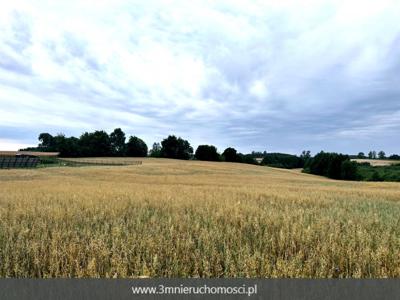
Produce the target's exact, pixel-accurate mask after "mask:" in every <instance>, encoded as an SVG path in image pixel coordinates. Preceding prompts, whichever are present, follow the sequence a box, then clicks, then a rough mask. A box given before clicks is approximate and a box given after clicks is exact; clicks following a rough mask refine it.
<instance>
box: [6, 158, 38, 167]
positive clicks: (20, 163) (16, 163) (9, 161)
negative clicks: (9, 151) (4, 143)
mask: <svg viewBox="0 0 400 300" xmlns="http://www.w3.org/2000/svg"><path fill="white" fill-rule="evenodd" d="M38 163H39V158H38V157H19V156H15V157H7V156H5V157H1V156H0V169H12V168H35V167H36V166H37V164H38Z"/></svg>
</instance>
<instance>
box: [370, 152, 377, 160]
mask: <svg viewBox="0 0 400 300" xmlns="http://www.w3.org/2000/svg"><path fill="white" fill-rule="evenodd" d="M368 158H369V159H376V151H369V153H368Z"/></svg>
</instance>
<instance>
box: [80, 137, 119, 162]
mask: <svg viewBox="0 0 400 300" xmlns="http://www.w3.org/2000/svg"><path fill="white" fill-rule="evenodd" d="M79 145H80V148H81V155H82V156H87V157H92V156H99V157H101V156H102V157H106V156H111V155H112V147H111V141H110V137H109V136H108V134H107V132H105V131H95V132H91V133H88V132H85V133H84V134H82V135H81V137H80V138H79Z"/></svg>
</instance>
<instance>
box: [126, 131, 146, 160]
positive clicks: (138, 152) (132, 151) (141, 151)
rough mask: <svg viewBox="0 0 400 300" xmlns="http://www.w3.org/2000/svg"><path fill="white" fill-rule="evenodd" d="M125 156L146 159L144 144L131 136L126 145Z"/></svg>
mask: <svg viewBox="0 0 400 300" xmlns="http://www.w3.org/2000/svg"><path fill="white" fill-rule="evenodd" d="M126 155H127V156H133V157H146V156H147V145H146V143H145V142H144V141H143V140H142V139H140V138H138V137H136V136H131V137H130V138H129V141H128V143H127V144H126Z"/></svg>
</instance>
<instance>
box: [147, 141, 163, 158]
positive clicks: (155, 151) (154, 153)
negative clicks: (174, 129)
mask: <svg viewBox="0 0 400 300" xmlns="http://www.w3.org/2000/svg"><path fill="white" fill-rule="evenodd" d="M150 156H151V157H161V145H160V143H153V147H152V148H151V150H150Z"/></svg>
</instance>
